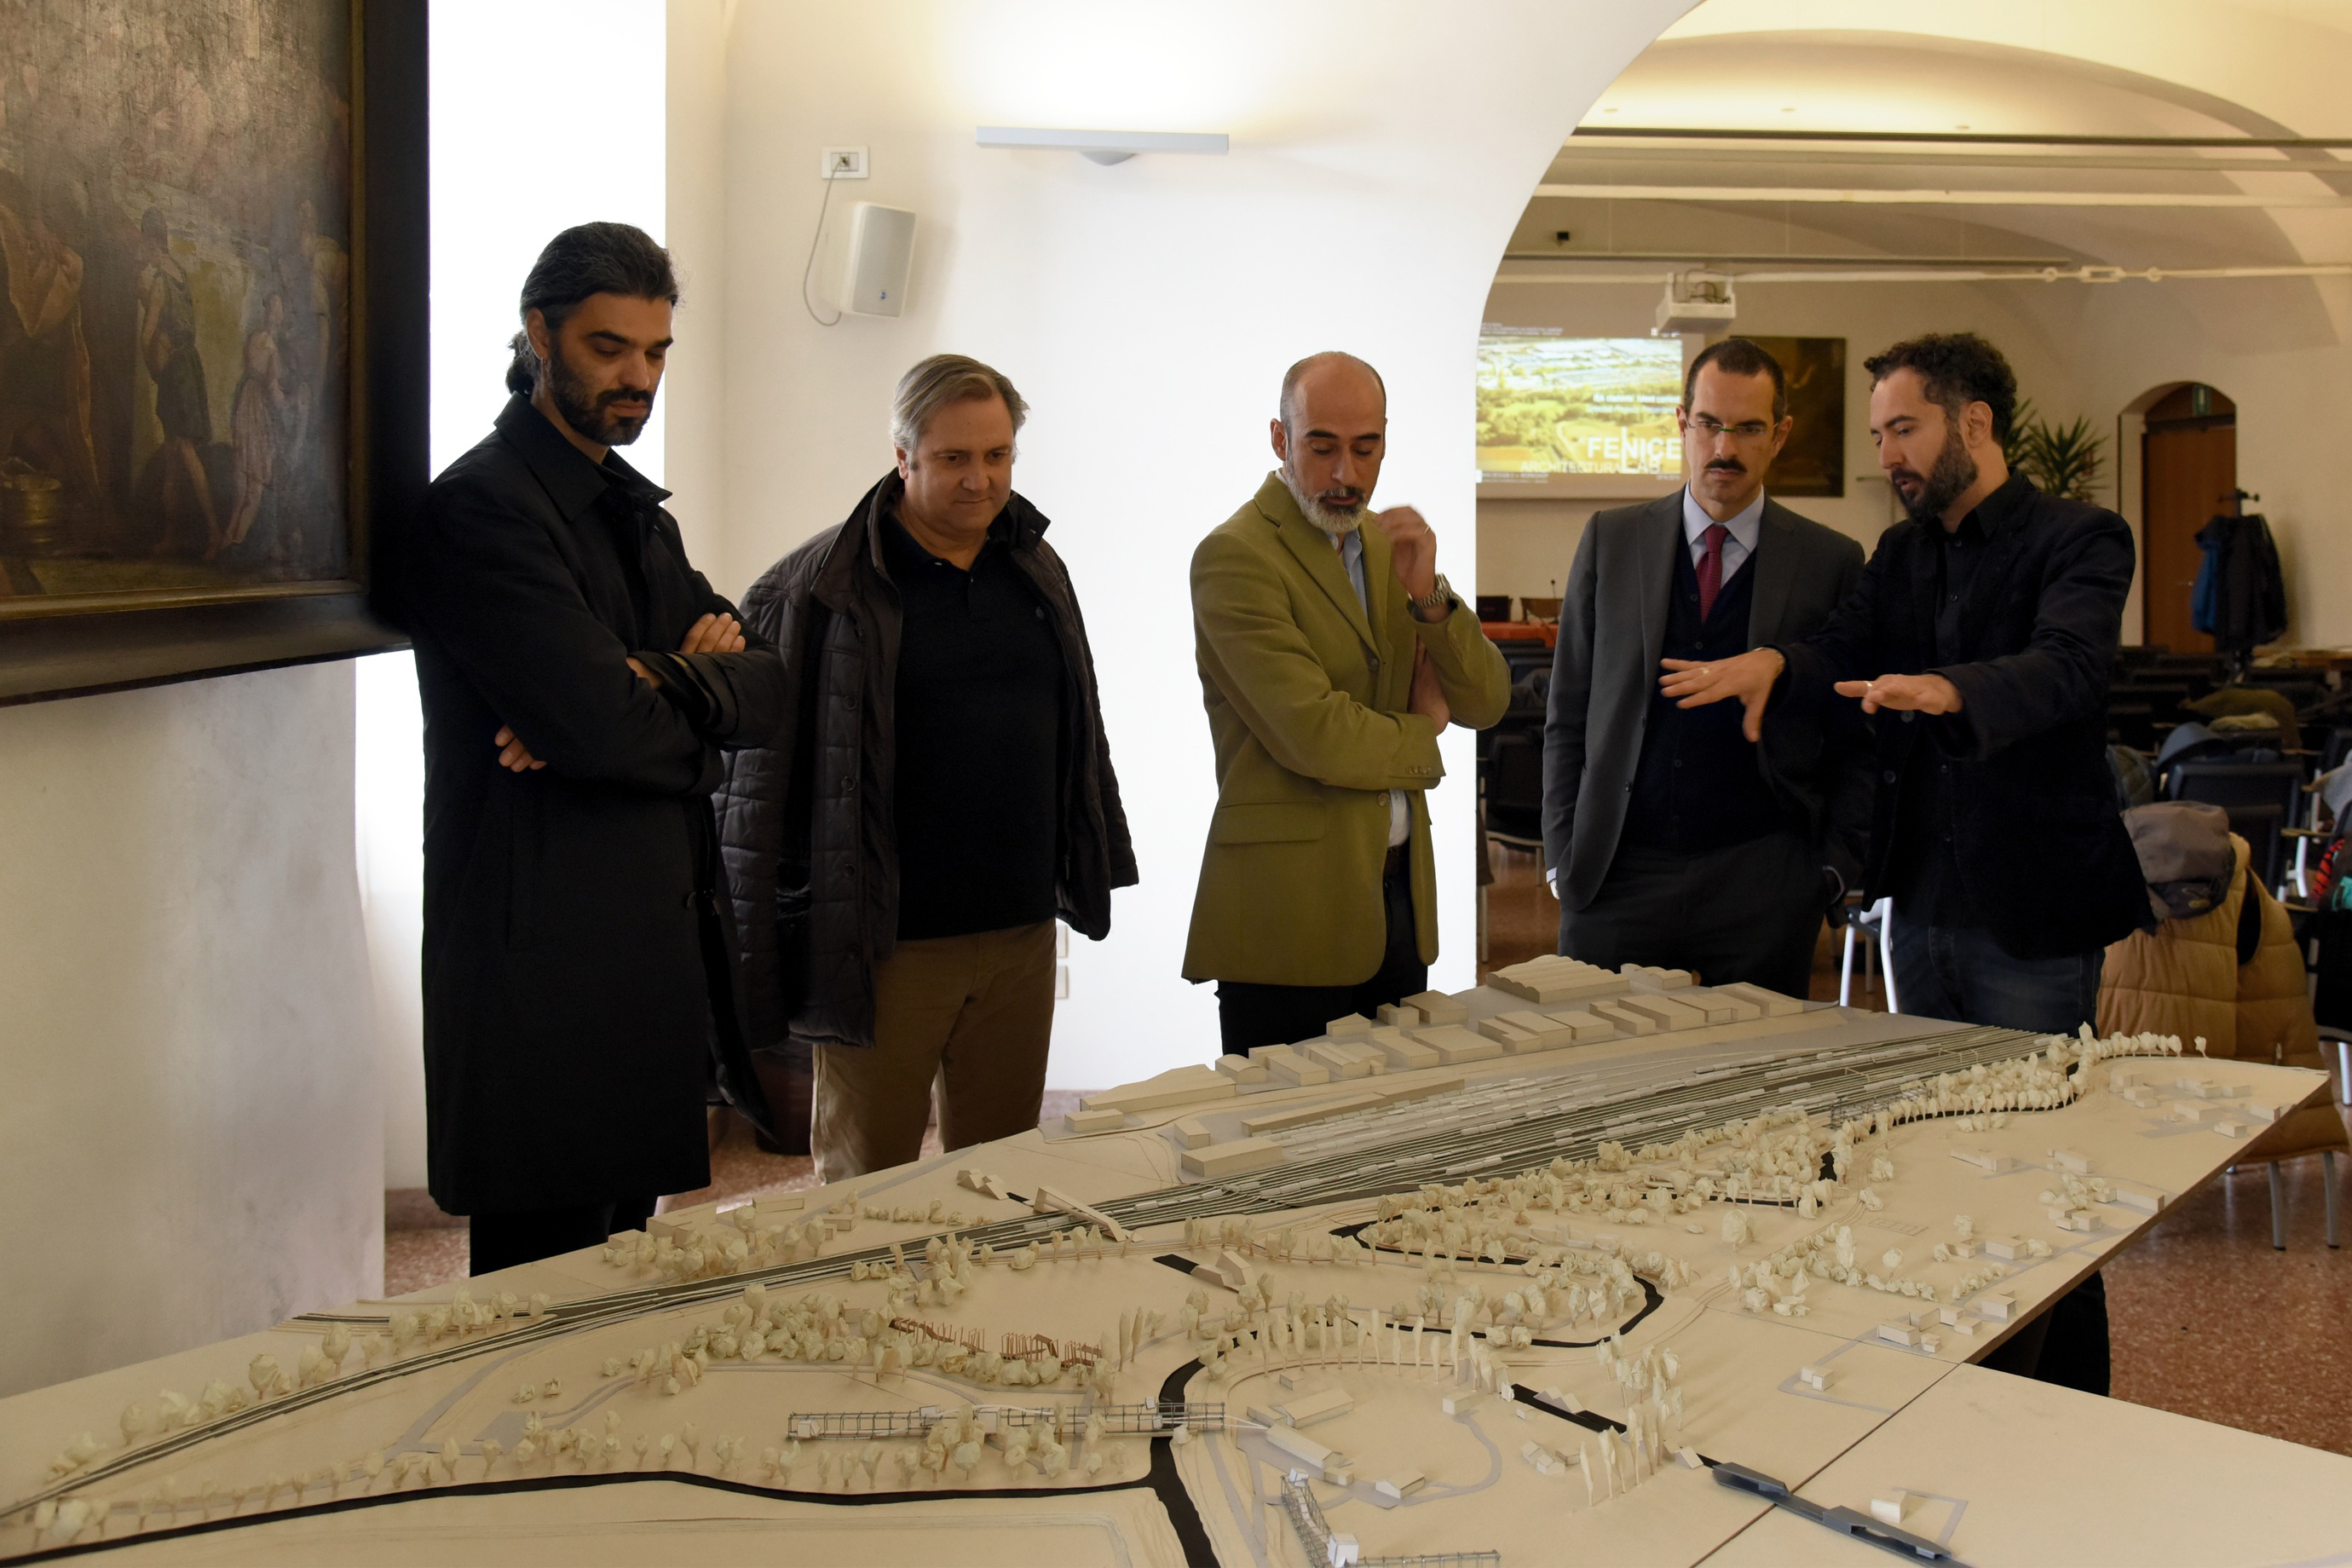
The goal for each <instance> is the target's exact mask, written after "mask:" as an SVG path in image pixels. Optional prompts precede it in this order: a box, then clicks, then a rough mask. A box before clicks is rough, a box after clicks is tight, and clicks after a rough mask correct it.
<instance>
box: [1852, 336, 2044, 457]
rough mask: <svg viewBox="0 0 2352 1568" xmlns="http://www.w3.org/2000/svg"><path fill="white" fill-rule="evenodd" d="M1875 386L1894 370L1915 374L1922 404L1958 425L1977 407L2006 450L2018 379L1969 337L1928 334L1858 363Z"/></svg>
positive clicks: (1987, 346)
mask: <svg viewBox="0 0 2352 1568" xmlns="http://www.w3.org/2000/svg"><path fill="white" fill-rule="evenodd" d="M1862 368H1863V369H1864V370H1866V371H1868V372H1869V373H1870V384H1871V385H1873V386H1876V385H1877V384H1879V383H1880V382H1882V381H1885V379H1886V378H1887V377H1888V376H1890V375H1893V374H1895V372H1896V371H1898V370H1907V371H1914V372H1916V373H1917V374H1918V377H1919V386H1920V389H1921V390H1922V391H1924V392H1925V393H1926V394H1927V400H1928V401H1929V402H1931V403H1934V404H1936V405H1938V406H1940V407H1941V408H1942V409H1943V410H1944V412H1945V414H1946V415H1947V416H1949V417H1950V418H1952V419H1953V420H1954V421H1956V422H1957V421H1958V418H1959V416H1960V410H1962V409H1963V408H1966V407H1967V406H1968V405H1969V404H1971V403H1981V404H1983V405H1985V406H1986V407H1987V408H1990V409H1991V410H1992V438H1993V440H1994V441H1995V442H1997V443H1999V444H2000V445H2001V446H2004V447H2006V446H2007V445H2009V432H2010V426H2011V423H2012V422H2013V421H2014V420H2015V419H2016V417H2017V373H2016V372H2015V371H2013V370H2011V369H2010V368H2009V361H2008V359H2007V358H2006V357H2005V356H2004V355H2003V354H2002V353H2001V352H2000V350H1999V349H1997V348H1995V347H1993V346H1992V344H1990V343H1989V342H1986V341H1985V340H1984V339H1982V338H1980V337H1979V336H1977V335H1976V333H1974V332H1928V333H1926V334H1925V335H1923V336H1920V337H1916V338H1906V339H1904V340H1903V341H1902V342H1899V343H1896V344H1895V346H1894V347H1893V348H1890V349H1886V350H1885V351H1883V352H1881V353H1874V354H1873V355H1871V356H1870V357H1869V358H1868V359H1866V360H1864V361H1863V362H1862Z"/></svg>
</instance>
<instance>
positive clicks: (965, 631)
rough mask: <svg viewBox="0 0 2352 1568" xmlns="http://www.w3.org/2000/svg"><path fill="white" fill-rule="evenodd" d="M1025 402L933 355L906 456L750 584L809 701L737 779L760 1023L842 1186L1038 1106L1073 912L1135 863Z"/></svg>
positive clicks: (1099, 919)
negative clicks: (1018, 482) (1016, 483)
mask: <svg viewBox="0 0 2352 1568" xmlns="http://www.w3.org/2000/svg"><path fill="white" fill-rule="evenodd" d="M1027 413H1028V407H1027V405H1025V404H1024V403H1023V402H1022V400H1021V395H1020V394H1019V393H1018V392H1016V391H1014V390H1013V384H1012V383H1011V382H1010V381H1009V380H1007V379H1006V378H1005V377H1004V376H1003V374H1000V373H999V372H997V371H994V370H992V369H990V368H989V367H988V366H987V365H984V364H982V363H979V362H978V361H976V360H971V359H966V358H964V357H962V356H961V355H956V354H940V355H937V356H934V357H933V358H931V359H928V360H925V361H924V362H923V363H920V364H919V365H917V366H915V368H914V369H912V370H910V371H908V373H907V374H906V376H905V378H904V379H903V380H901V381H900V382H899V384H898V396H897V398H896V400H895V403H894V405H893V408H892V414H891V445H892V447H893V448H894V449H895V450H896V452H897V455H898V464H897V467H896V468H895V469H894V470H893V471H892V472H891V473H889V474H887V475H886V476H885V477H884V478H883V479H882V480H881V482H880V483H878V484H877V485H876V486H875V487H874V488H873V489H870V490H868V491H866V495H865V496H864V498H862V499H861V500H859V501H858V503H857V505H856V508H855V510H852V511H851V513H850V514H849V517H848V518H847V520H846V521H843V522H842V523H841V524H839V525H838V526H837V527H835V528H830V529H827V530H825V531H824V532H822V533H820V534H818V535H817V536H816V537H815V538H814V539H812V540H810V541H809V542H807V543H806V544H803V545H802V546H801V547H800V548H799V549H797V550H795V551H793V552H792V553H791V554H789V555H787V556H785V557H784V558H783V559H782V561H780V562H778V563H776V564H775V565H774V566H773V567H772V568H770V569H769V571H768V572H767V574H765V575H764V576H762V577H761V579H760V580H759V582H758V583H756V584H753V585H752V587H751V591H750V592H749V593H748V594H746V595H744V598H743V616H744V621H745V624H746V626H747V627H748V628H749V630H750V631H751V635H752V636H754V637H761V638H764V639H767V640H770V641H772V642H773V643H774V644H775V645H776V646H778V647H781V648H782V649H783V650H784V655H785V659H786V668H787V684H788V687H789V688H790V689H791V691H792V692H793V698H794V704H795V705H794V709H793V713H794V717H793V721H792V722H791V723H790V724H788V725H787V726H786V727H785V729H784V731H783V733H782V734H781V735H780V736H779V737H778V738H777V739H776V741H775V742H773V743H772V745H769V746H765V747H761V748H757V749H752V750H746V751H743V752H738V753H737V754H736V755H735V756H734V757H733V758H732V759H731V760H730V766H729V769H728V775H727V780H726V783H725V784H724V785H723V786H722V788H721V790H720V792H719V814H720V823H721V831H722V834H723V837H724V842H725V847H726V853H727V859H728V866H729V869H730V886H731V887H732V889H733V890H734V894H735V899H736V907H737V916H738V920H739V921H740V925H741V926H742V929H743V933H744V947H743V980H744V985H743V989H744V994H745V1002H746V1005H747V1007H748V1009H749V1013H750V1018H751V1040H752V1044H753V1046H754V1047H755V1049H756V1050H757V1051H758V1052H759V1053H760V1056H761V1077H762V1079H764V1080H765V1081H766V1082H767V1083H768V1085H769V1088H770V1096H771V1099H772V1100H783V1101H784V1102H785V1106H784V1107H780V1108H779V1109H780V1113H781V1115H782V1119H783V1120H784V1121H786V1122H788V1123H790V1122H792V1121H795V1120H796V1112H797V1110H798V1107H799V1106H800V1105H801V1104H802V1103H803V1102H804V1101H807V1102H812V1103H810V1109H809V1110H808V1113H807V1115H808V1123H807V1125H808V1129H809V1131H808V1137H809V1142H810V1147H811V1149H812V1151H813V1152H814V1154H815V1156H816V1166H817V1174H818V1176H819V1178H820V1179H821V1180H824V1181H826V1182H837V1181H840V1180H842V1179H843V1178H845V1177H847V1176H854V1175H857V1174H859V1173H862V1172H866V1171H871V1170H877V1169H880V1168H882V1167H884V1166H887V1165H894V1164H898V1163H904V1162H906V1161H909V1160H912V1159H914V1158H915V1157H916V1156H917V1154H918V1153H919V1152H920V1149H921V1144H922V1137H923V1129H924V1125H925V1123H926V1122H927V1121H928V1120H929V1113H930V1109H931V1104H932V1097H933V1094H934V1090H935V1089H936V1093H937V1096H938V1110H939V1125H940V1142H941V1143H942V1144H943V1145H945V1147H947V1148H949V1149H958V1148H961V1147H963V1146H965V1145H967V1144H971V1143H979V1142H987V1141H988V1140H991V1139H994V1138H1003V1137H1009V1136H1011V1135H1012V1134H1013V1133H1015V1132H1019V1131H1024V1129H1027V1128H1031V1127H1034V1126H1035V1125H1036V1124H1037V1112H1038V1108H1039V1104H1040V1102H1041V1100H1043V1098H1044V1093H1045V1057H1046V1048H1047V1046H1048V1044H1049V1043H1050V1041H1051V1039H1052V1035H1053V1022H1054V989H1055V986H1054V976H1055V930H1054V921H1055V917H1056V916H1057V915H1058V916H1059V917H1060V918H1061V919H1062V920H1063V921H1066V922H1067V923H1068V924H1069V926H1070V927H1071V929H1073V930H1075V931H1083V932H1085V933H1086V934H1087V936H1089V937H1092V938H1095V939H1097V940H1099V939H1100V938H1102V937H1103V936H1104V935H1106V934H1107V933H1108V931H1109V930H1110V892H1111V889H1113V888H1116V887H1126V886H1129V885H1131V884H1132V883H1133V882H1134V881H1135V880H1136V868H1135V854H1134V850H1133V849H1132V847H1130V846H1129V841H1128V833H1127V818H1126V816H1125V815H1124V814H1123V813H1122V812H1121V810H1120V808H1119V800H1118V779H1117V777H1116V776H1115V775H1114V774H1113V773H1112V772H1111V765H1110V748H1109V744H1108V741H1107V740H1106V739H1105V738H1104V734H1103V725H1102V710H1101V705H1100V702H1099V700H1098V699H1097V694H1096V689H1095V672H1094V657H1093V654H1092V652H1091V651H1090V649H1089V648H1088V647H1087V636H1086V626H1085V623H1084V622H1083V621H1082V620H1081V619H1080V617H1079V615H1078V604H1077V595H1076V590H1075V589H1073V588H1072V587H1071V585H1070V579H1069V574H1068V572H1067V571H1066V569H1065V568H1064V566H1063V564H1062V561H1061V557H1060V556H1058V555H1056V554H1055V552H1054V551H1053V549H1052V548H1051V547H1050V546H1048V545H1047V544H1046V543H1045V539H1044V537H1043V536H1044V534H1045V528H1046V521H1045V517H1044V516H1043V515H1042V514H1041V513H1039V512H1038V510H1037V509H1036V508H1034V507H1033V506H1031V505H1030V504H1029V502H1028V501H1027V500H1025V499H1024V498H1023V497H1021V496H1020V495H1018V494H1016V493H1015V492H1014V491H1013V439H1014V437H1015V436H1016V435H1017V433H1018V432H1019V430H1020V428H1021V423H1022V420H1023V418H1024V416H1026V414H1027Z"/></svg>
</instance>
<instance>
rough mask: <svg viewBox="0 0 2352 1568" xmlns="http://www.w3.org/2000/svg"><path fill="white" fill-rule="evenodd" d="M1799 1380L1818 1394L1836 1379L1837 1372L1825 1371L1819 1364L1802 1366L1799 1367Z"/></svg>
mask: <svg viewBox="0 0 2352 1568" xmlns="http://www.w3.org/2000/svg"><path fill="white" fill-rule="evenodd" d="M1797 1381H1798V1382H1800V1383H1801V1384H1804V1385H1805V1386H1806V1387H1808V1388H1810V1389H1811V1390H1813V1391H1814V1392H1815V1393H1817V1394H1818V1393H1822V1392H1823V1391H1825V1390H1827V1389H1828V1387H1829V1385H1830V1384H1832V1383H1833V1382H1835V1381H1836V1374H1834V1373H1828V1372H1824V1371H1822V1369H1821V1368H1820V1367H1817V1366H1801V1367H1799V1368H1798V1369H1797Z"/></svg>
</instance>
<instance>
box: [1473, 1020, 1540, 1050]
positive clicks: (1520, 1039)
mask: <svg viewBox="0 0 2352 1568" xmlns="http://www.w3.org/2000/svg"><path fill="white" fill-rule="evenodd" d="M1475 1032H1476V1033H1478V1034H1481V1035H1484V1036H1486V1038H1488V1039H1490V1040H1492V1041H1494V1042H1495V1043H1496V1045H1498V1046H1500V1047H1503V1049H1505V1050H1507V1051H1508V1052H1510V1053H1511V1054H1512V1055H1513V1056H1520V1055H1524V1054H1525V1053H1527V1052H1528V1051H1540V1050H1545V1049H1548V1048H1549V1047H1546V1046H1545V1044H1544V1042H1543V1039H1542V1037H1539V1036H1537V1035H1531V1034H1529V1033H1528V1031H1527V1030H1525V1029H1522V1028H1520V1027H1519V1026H1517V1024H1506V1023H1505V1022H1503V1020H1502V1019H1500V1018H1481V1019H1479V1020H1478V1022H1477V1025H1476V1026H1475Z"/></svg>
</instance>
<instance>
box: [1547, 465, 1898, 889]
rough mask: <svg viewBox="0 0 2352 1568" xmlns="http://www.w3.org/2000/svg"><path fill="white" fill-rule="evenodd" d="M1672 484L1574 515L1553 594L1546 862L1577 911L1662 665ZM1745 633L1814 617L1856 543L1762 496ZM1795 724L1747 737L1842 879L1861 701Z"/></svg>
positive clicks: (1618, 815)
mask: <svg viewBox="0 0 2352 1568" xmlns="http://www.w3.org/2000/svg"><path fill="white" fill-rule="evenodd" d="M1688 548H1689V544H1688V542H1686V540H1685V537H1684V534H1683V500H1682V492H1681V491H1679V490H1677V491H1676V492H1675V493H1674V494H1673V495H1670V496H1666V497H1664V498H1663V499H1661V500H1654V501H1645V502H1643V503H1642V504H1641V505H1639V506H1628V507H1619V508H1617V509H1615V510H1612V511H1604V512H1599V513H1596V514H1595V515H1594V516H1593V519H1592V521H1591V522H1590V523H1588V524H1586V525H1585V530H1584V538H1583V540H1582V542H1580V543H1579V544H1578V545H1577V548H1576V563H1575V565H1574V566H1572V567H1570V570H1569V574H1568V596H1567V597H1566V598H1565V599H1563V600H1561V601H1560V606H1559V647H1558V649H1557V650H1556V651H1555V652H1554V654H1553V656H1552V674H1551V702H1550V709H1549V713H1548V714H1547V716H1546V718H1545V721H1544V804H1543V835H1544V863H1545V864H1546V865H1547V866H1549V867H1550V868H1552V869H1553V870H1554V871H1555V872H1556V873H1557V874H1558V879H1559V880H1558V884H1557V885H1558V889H1559V900H1560V904H1561V907H1562V908H1564V909H1571V910H1580V909H1583V908H1584V907H1585V906H1586V905H1587V904H1590V903H1591V901H1592V896H1593V895H1594V894H1595V893H1596V892H1598V891H1600V889H1601V879H1602V878H1604V877H1606V876H1607V875H1608V874H1609V864H1610V862H1611V861H1612V860H1613V859H1614V858H1616V855H1617V837H1618V834H1619V832H1620V831H1621V830H1622V828H1623V826H1624V824H1625V800H1626V796H1627V795H1628V794H1629V793H1630V792H1631V791H1632V789H1633V773H1634V770H1635V767H1636V766H1637V764H1638V763H1639V762H1640V759H1641V755H1642V733H1643V729H1644V728H1645V727H1646V725H1647V723H1648V721H1649V713H1650V698H1651V694H1652V692H1653V691H1654V690H1655V689H1656V685H1657V679H1658V677H1659V675H1660V674H1662V673H1663V672H1662V671H1661V670H1660V669H1659V668H1658V659H1659V657H1660V652H1661V650H1662V649H1663V648H1664V646H1665V639H1666V610H1667V595H1670V594H1671V593H1672V592H1673V591H1674V580H1675V551H1677V550H1687V549H1688ZM1741 570H1742V571H1748V572H1753V573H1755V574H1756V587H1755V596H1754V599H1753V601H1752V604H1751V607H1750V609H1749V611H1748V647H1761V646H1763V645H1764V644H1766V643H1784V642H1791V641H1795V640H1797V639H1799V638H1801V637H1810V636H1811V634H1812V633H1813V632H1815V631H1817V630H1819V629H1820V627H1821V626H1822V622H1824V621H1826V620H1827V619H1828V618H1829V616H1830V612H1831V611H1832V610H1834V609H1836V608H1837V606H1838V603H1839V601H1840V600H1842V599H1843V598H1844V597H1845V596H1846V594H1847V592H1848V591H1849V590H1851V589H1852V588H1853V585H1854V584H1855V582H1856V581H1857V580H1858V579H1859V578H1860V577H1861V575H1862V546H1860V545H1859V544H1856V543H1855V542H1853V540H1851V539H1848V538H1847V537H1846V536H1845V535H1844V534H1842V533H1839V532H1837V531H1835V530H1833V529H1829V528H1824V527H1823V526H1822V525H1821V524H1820V523H1818V522H1814V521H1811V519H1809V518H1803V517H1800V516H1798V515H1797V514H1796V513H1795V512H1793V511H1790V510H1789V509H1788V508H1787V507H1784V506H1782V505H1781V504H1780V502H1778V501H1776V500H1770V499H1769V497H1768V498H1767V499H1766V500H1765V502H1764V516H1763V521H1762V524H1761V526H1760V528H1759V531H1758V533H1757V539H1756V552H1755V553H1754V554H1753V555H1751V556H1750V557H1748V562H1747V563H1746V564H1745V565H1744V566H1743V567H1742V568H1741ZM1849 706H1854V705H1851V704H1844V705H1840V706H1839V707H1838V708H1835V709H1832V710H1829V711H1827V712H1826V713H1824V714H1823V715H1822V717H1821V718H1820V719H1818V720H1815V721H1810V722H1806V723H1803V724H1790V723H1785V722H1780V721H1776V722H1775V723H1773V724H1770V725H1768V726H1766V728H1765V731H1764V741H1763V743H1762V744H1761V745H1759V747H1758V748H1757V765H1758V766H1759V768H1760V769H1761V770H1762V771H1763V774H1764V779H1765V783H1766V784H1768V785H1769V786H1770V788H1771V790H1772V793H1773V795H1775V796H1776V797H1777V798H1778V799H1779V800H1780V803H1781V805H1783V806H1785V807H1786V808H1788V810H1789V812H1790V816H1791V818H1792V820H1794V821H1798V822H1801V823H1803V824H1804V825H1805V827H1806V830H1807V832H1808V833H1809V835H1810V837H1811V838H1812V840H1813V841H1814V842H1815V843H1816V844H1817V845H1819V846H1820V848H1821V851H1822V863H1823V864H1825V865H1830V866H1834V867H1836V868H1837V869H1838V872H1839V874H1840V875H1841V876H1843V877H1844V878H1845V879H1846V881H1847V882H1848V883H1849V884H1851V883H1853V882H1854V881H1856V880H1857V879H1859V878H1860V876H1861V871H1862V863H1863V859H1864V852H1865V850H1866V849H1867V847H1868V842H1869V834H1870V809H1871V780H1872V774H1871V772H1870V767H1871V757H1870V733H1869V731H1868V730H1866V729H1865V728H1864V725H1863V721H1862V718H1861V713H1860V710H1859V708H1858V707H1856V708H1855V710H1854V711H1853V713H1851V714H1849V713H1846V712H1845V711H1844V708H1845V707H1849Z"/></svg>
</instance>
